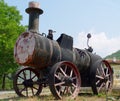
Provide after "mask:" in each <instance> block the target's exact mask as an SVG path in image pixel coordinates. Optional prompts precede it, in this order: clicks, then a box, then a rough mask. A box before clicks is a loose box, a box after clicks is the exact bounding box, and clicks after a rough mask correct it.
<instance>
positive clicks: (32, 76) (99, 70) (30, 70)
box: [13, 2, 113, 99]
mask: <svg viewBox="0 0 120 101" xmlns="http://www.w3.org/2000/svg"><path fill="white" fill-rule="evenodd" d="M26 12H27V13H28V14H29V29H28V31H27V32H24V33H22V34H21V35H20V36H19V38H18V39H17V41H16V44H15V48H14V57H15V60H16V61H17V63H18V64H20V65H22V66H24V67H23V68H22V69H20V70H18V71H17V72H16V75H15V77H14V81H13V84H14V89H15V92H16V93H17V94H18V95H19V96H36V95H39V94H40V93H41V91H42V88H43V87H45V86H49V88H50V91H51V92H52V94H53V95H54V96H55V97H56V98H57V99H62V98H63V97H66V96H67V97H71V98H75V97H76V96H77V95H78V93H79V92H80V87H92V91H93V93H94V94H98V93H100V92H101V91H103V90H105V91H109V90H110V89H111V88H112V84H113V72H112V69H111V67H110V65H109V63H108V62H107V61H105V60H103V59H102V58H101V57H100V56H98V55H96V54H93V53H92V48H91V47H90V46H89V45H88V49H84V50H82V49H77V48H73V38H72V37H71V36H68V35H66V34H61V36H60V37H59V38H58V39H57V40H56V41H55V40H53V36H52V33H53V31H52V30H49V34H48V35H47V36H45V35H44V34H40V33H39V32H38V28H39V26H38V25H39V15H40V14H42V13H43V11H42V10H41V9H40V8H39V4H38V3H36V2H30V3H29V8H27V9H26ZM87 37H88V40H89V38H90V37H91V36H90V34H88V36H87Z"/></svg>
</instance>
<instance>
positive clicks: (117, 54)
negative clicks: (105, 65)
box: [105, 50, 120, 59]
mask: <svg viewBox="0 0 120 101" xmlns="http://www.w3.org/2000/svg"><path fill="white" fill-rule="evenodd" d="M105 58H106V59H113V58H116V59H120V50H118V51H117V52H115V53H112V54H111V55H108V56H106V57H105Z"/></svg>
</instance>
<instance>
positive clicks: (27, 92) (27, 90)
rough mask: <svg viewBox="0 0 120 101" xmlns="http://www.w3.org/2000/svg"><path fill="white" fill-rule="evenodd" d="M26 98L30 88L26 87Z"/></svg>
mask: <svg viewBox="0 0 120 101" xmlns="http://www.w3.org/2000/svg"><path fill="white" fill-rule="evenodd" d="M26 96H28V88H27V87H26Z"/></svg>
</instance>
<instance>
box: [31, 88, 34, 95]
mask: <svg viewBox="0 0 120 101" xmlns="http://www.w3.org/2000/svg"><path fill="white" fill-rule="evenodd" d="M31 91H32V95H33V96H34V91H33V88H32V87H31Z"/></svg>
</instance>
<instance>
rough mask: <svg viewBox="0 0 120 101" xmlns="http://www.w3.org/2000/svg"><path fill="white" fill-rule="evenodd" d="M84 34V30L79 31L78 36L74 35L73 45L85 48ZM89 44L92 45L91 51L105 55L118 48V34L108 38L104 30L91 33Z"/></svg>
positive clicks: (119, 47)
mask: <svg viewBox="0 0 120 101" xmlns="http://www.w3.org/2000/svg"><path fill="white" fill-rule="evenodd" d="M86 36H87V34H86V32H80V33H79V34H78V36H77V37H75V41H74V47H77V48H80V49H84V48H87V37H86ZM89 45H90V46H92V47H93V50H94V51H93V53H97V54H99V55H100V56H102V57H105V56H107V55H110V54H111V53H113V52H116V51H117V50H120V36H118V37H113V38H109V37H108V36H107V34H106V33H105V32H100V33H96V34H92V37H91V39H90V42H89Z"/></svg>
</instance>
